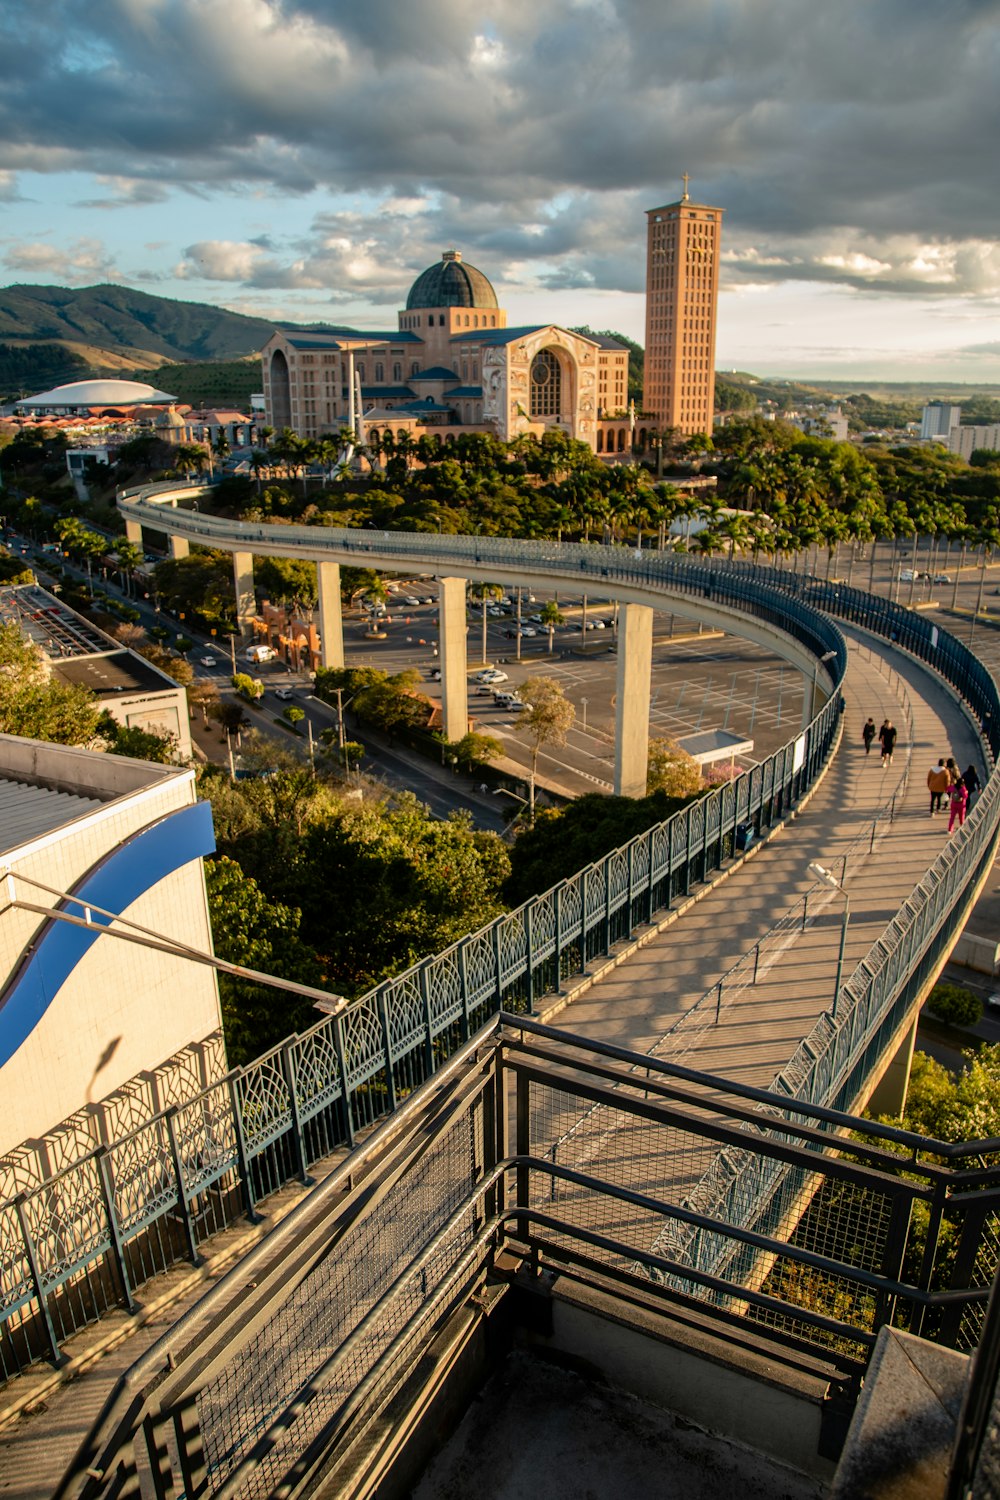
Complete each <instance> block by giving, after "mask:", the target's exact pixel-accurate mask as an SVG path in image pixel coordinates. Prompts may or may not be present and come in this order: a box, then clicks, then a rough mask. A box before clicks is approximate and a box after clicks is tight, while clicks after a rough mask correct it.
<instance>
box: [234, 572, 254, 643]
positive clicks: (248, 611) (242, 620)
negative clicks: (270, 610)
mask: <svg viewBox="0 0 1000 1500" xmlns="http://www.w3.org/2000/svg"><path fill="white" fill-rule="evenodd" d="M233 587H234V589H235V591H236V628H237V629H238V630H239V632H240V634H241V635H249V633H250V622H251V620H252V619H253V618H254V616H255V615H256V613H257V600H256V598H255V596H254V591H253V553H252V552H234V553H233Z"/></svg>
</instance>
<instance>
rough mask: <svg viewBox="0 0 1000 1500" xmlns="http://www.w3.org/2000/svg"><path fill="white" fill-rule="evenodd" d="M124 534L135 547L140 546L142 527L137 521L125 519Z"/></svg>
mask: <svg viewBox="0 0 1000 1500" xmlns="http://www.w3.org/2000/svg"><path fill="white" fill-rule="evenodd" d="M125 536H126V538H127V539H128V540H129V541H130V542H134V543H135V545H136V546H137V547H141V546H142V527H141V525H140V524H139V522H138V521H129V520H128V519H126V521H125Z"/></svg>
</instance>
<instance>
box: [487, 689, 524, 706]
mask: <svg viewBox="0 0 1000 1500" xmlns="http://www.w3.org/2000/svg"><path fill="white" fill-rule="evenodd" d="M493 702H494V703H495V704H496V706H497V708H523V707H524V703H523V701H522V699H521V698H520V697H519V696H518V694H517V693H503V692H501V693H494V694H493Z"/></svg>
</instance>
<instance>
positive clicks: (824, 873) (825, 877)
mask: <svg viewBox="0 0 1000 1500" xmlns="http://www.w3.org/2000/svg"><path fill="white" fill-rule="evenodd" d="M809 873H810V875H815V877H816V879H817V880H820V881H822V882H823V884H824V885H828V886H829V887H830V888H831V890H834V891H839V892H840V894H841V895H842V896H843V898H844V920H843V923H842V925H841V928H840V950H839V952H838V953H837V977H836V980H835V981H834V986H833V1009H832V1011H831V1012H830V1019H831V1020H833V1021H836V1019H837V1003H838V1001H839V1000H840V981H841V978H842V976H843V973H844V949H845V948H846V947H847V924H848V922H849V921H850V919H851V898H850V896H849V895H848V894H847V892H846V891H845V890H844V887H843V886H842V885H841V883H840V881H839V880H838V879H837V877H836V875H834V873H833V871H832V870H828V869H827V868H826V866H825V865H821V864H820V863H819V861H818V860H815V859H814V860H812V862H811V863H810V865H809Z"/></svg>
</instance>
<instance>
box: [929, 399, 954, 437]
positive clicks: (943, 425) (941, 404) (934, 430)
mask: <svg viewBox="0 0 1000 1500" xmlns="http://www.w3.org/2000/svg"><path fill="white" fill-rule="evenodd" d="M961 421H962V408H961V407H960V406H953V405H952V404H951V402H950V401H931V402H930V403H929V404H928V405H927V406H925V407H924V409H923V411H922V412H921V414H920V438H921V441H922V442H928V441H931V440H933V439H934V438H939V439H940V440H941V441H942V442H947V441H948V434H949V433H950V432H951V429H952V428H953V427H958V426H960V425H961Z"/></svg>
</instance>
